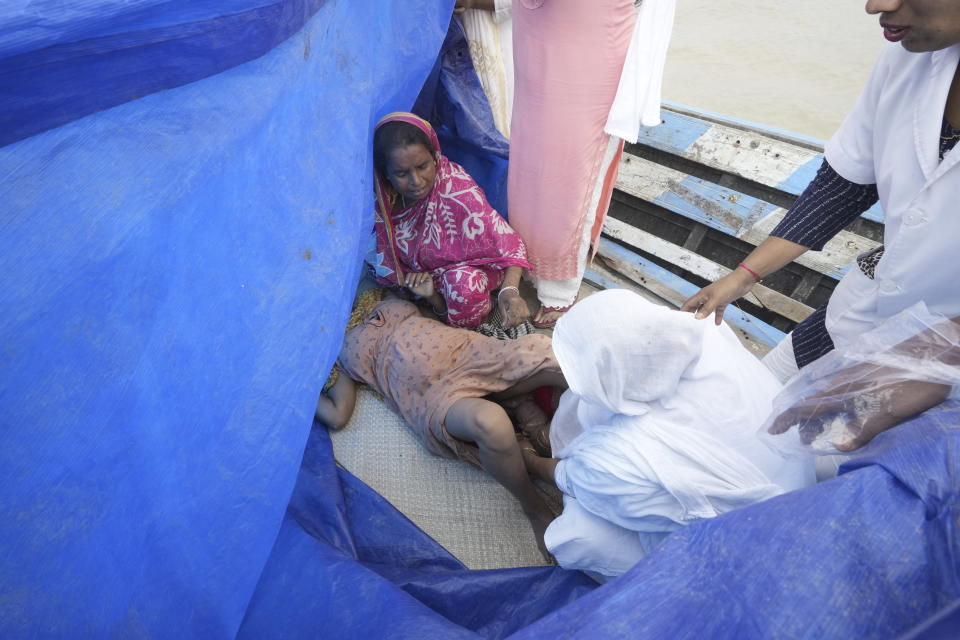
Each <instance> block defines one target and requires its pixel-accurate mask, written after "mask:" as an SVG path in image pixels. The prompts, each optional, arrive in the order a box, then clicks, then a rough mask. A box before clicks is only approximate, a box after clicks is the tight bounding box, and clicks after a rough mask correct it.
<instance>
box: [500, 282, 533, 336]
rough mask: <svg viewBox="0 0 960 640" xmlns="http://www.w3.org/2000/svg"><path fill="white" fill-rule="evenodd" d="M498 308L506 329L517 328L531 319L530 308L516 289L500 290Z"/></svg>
mask: <svg viewBox="0 0 960 640" xmlns="http://www.w3.org/2000/svg"><path fill="white" fill-rule="evenodd" d="M497 307H498V308H499V309H500V317H501V318H502V319H503V327H504V329H510V328H511V327H516V326H517V325H519V324H521V323H523V322H524V321H526V320H527V319H529V318H530V308H529V307H528V306H527V303H526V301H524V299H523V297H522V296H521V295H520V293H519V292H518V291H517V290H516V289H515V288H512V287H507V288H504V289H501V290H500V293H498V294H497Z"/></svg>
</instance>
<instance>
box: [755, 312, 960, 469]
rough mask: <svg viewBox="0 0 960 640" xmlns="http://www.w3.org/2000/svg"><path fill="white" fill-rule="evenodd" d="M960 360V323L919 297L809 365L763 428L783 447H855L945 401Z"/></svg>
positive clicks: (958, 376) (958, 380) (957, 379)
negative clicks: (911, 305)
mask: <svg viewBox="0 0 960 640" xmlns="http://www.w3.org/2000/svg"><path fill="white" fill-rule="evenodd" d="M958 365H960V325H958V324H956V323H955V322H952V321H950V320H949V319H947V318H945V317H943V316H941V315H936V314H931V313H930V312H929V311H928V310H927V308H926V306H925V305H924V304H923V303H918V304H917V305H915V306H914V307H911V308H909V309H907V310H905V311H903V312H901V313H900V314H897V315H896V316H894V317H892V318H890V319H888V320H887V321H886V322H884V323H883V324H882V325H881V326H879V327H877V328H876V329H874V330H873V331H870V332H868V333H866V334H864V335H862V336H860V337H859V338H858V339H857V340H856V341H855V342H854V343H853V344H851V345H849V346H848V347H846V348H841V349H836V350H834V351H833V352H831V353H829V354H827V355H826V356H824V357H823V358H820V359H819V360H817V361H816V362H814V363H812V364H810V365H808V366H807V367H804V369H802V370H801V371H800V373H798V374H797V375H796V376H795V377H794V378H793V379H791V380H790V381H789V382H788V383H787V385H786V386H785V387H784V389H783V391H781V392H780V394H779V395H778V396H777V397H776V398H775V399H774V406H773V411H772V413H771V416H770V418H768V420H767V422H766V424H764V425H763V427H762V428H761V431H760V435H761V437H762V438H763V439H765V440H766V441H767V442H768V444H770V445H771V446H773V447H774V448H776V449H778V450H780V451H782V452H784V453H794V452H807V453H815V454H834V453H846V452H849V451H852V450H854V449H857V448H859V447H862V446H864V445H865V444H867V443H868V442H870V440H872V439H873V437H874V436H876V435H877V434H879V433H882V432H883V431H886V430H887V429H890V428H892V427H894V426H896V425H898V424H900V423H901V422H903V421H905V420H907V419H908V418H911V417H913V416H915V415H917V414H919V413H922V412H923V411H926V410H927V409H929V408H931V407H934V406H936V405H937V404H939V403H940V402H942V401H943V400H945V399H946V398H947V397H948V396H949V395H950V393H951V389H952V387H953V385H957V384H960V366H958ZM794 427H796V429H794Z"/></svg>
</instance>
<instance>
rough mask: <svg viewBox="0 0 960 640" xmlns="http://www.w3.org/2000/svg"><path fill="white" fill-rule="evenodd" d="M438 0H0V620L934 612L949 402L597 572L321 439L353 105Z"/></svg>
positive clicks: (427, 32)
mask: <svg viewBox="0 0 960 640" xmlns="http://www.w3.org/2000/svg"><path fill="white" fill-rule="evenodd" d="M451 6H452V0H444V1H438V2H422V3H416V2H403V3H400V2H381V1H377V0H350V1H349V2H347V1H346V0H327V1H326V2H322V1H321V0H314V1H312V2H308V1H306V0H304V1H300V2H298V1H295V0H289V1H276V2H268V1H266V0H261V1H259V2H257V1H256V0H231V1H224V2H192V3H172V2H168V1H166V0H163V1H161V0H126V1H123V0H117V1H114V2H107V3H105V2H93V1H87V2H84V1H74V2H71V3H68V4H64V3H60V2H53V0H46V1H45V2H36V1H35V2H31V3H29V4H25V3H22V2H20V3H6V4H4V5H3V6H2V7H0V136H2V140H0V145H3V146H0V202H2V203H3V205H2V206H3V210H2V215H0V427H2V433H3V437H4V443H3V447H2V448H0V473H2V477H3V480H4V481H3V484H2V489H0V491H2V494H0V495H2V498H0V548H2V549H3V553H2V554H0V577H2V579H0V636H2V637H4V638H21V637H31V638H33V637H69V638H73V637H129V636H138V637H139V636H147V637H156V638H167V637H170V638H189V637H197V638H229V637H234V636H236V635H241V636H244V637H257V638H259V637H284V638H289V637H325V638H326V637H345V638H349V637H358V636H361V637H363V636H366V637H411V638H414V637H415V638H422V637H475V636H477V635H480V636H487V637H502V636H505V635H509V634H514V633H516V634H517V636H518V637H650V638H659V637H664V636H669V637H730V638H733V637H737V638H743V637H771V636H772V637H818V638H819V637H891V636H895V635H897V634H901V633H902V634H907V636H905V637H923V635H922V634H925V633H928V632H931V631H930V630H934V631H935V630H936V629H938V628H941V629H942V628H944V625H949V624H950V622H951V620H955V605H954V604H953V603H955V602H956V601H957V599H958V598H960V559H958V558H960V550H958V535H957V527H958V518H960V501H958V494H957V491H958V485H960V479H958V477H957V473H958V469H960V453H958V452H960V433H958V427H957V426H956V425H957V424H958V417H960V415H958V413H960V411H958V409H957V408H956V407H954V406H948V407H941V408H940V409H938V410H936V411H934V412H931V413H930V414H928V415H927V416H924V417H922V418H920V419H918V420H916V421H914V422H913V423H912V424H910V425H905V426H903V427H901V428H899V429H897V430H895V431H893V432H890V433H888V434H885V435H884V436H882V437H881V438H880V439H878V441H877V442H876V443H875V444H874V445H872V446H871V447H870V448H868V449H867V450H865V451H864V452H863V454H862V455H861V456H860V457H858V458H857V459H856V460H855V461H854V462H852V463H851V464H849V465H848V466H847V468H846V469H845V471H847V473H846V474H845V475H844V476H843V477H841V478H839V479H838V480H834V481H831V482H828V483H825V484H822V485H819V486H817V487H813V488H811V489H809V490H807V491H802V492H797V493H795V494H791V495H787V496H783V497H781V498H778V499H776V500H772V501H770V502H767V503H764V504H760V505H755V506H754V507H751V508H749V509H744V510H742V511H739V512H734V513H731V514H728V515H727V516H724V517H721V518H718V519H716V520H714V521H710V522H704V523H701V524H698V525H695V526H691V527H688V528H686V529H684V530H683V531H681V532H679V533H678V534H676V535H675V536H673V537H671V538H670V539H669V540H668V541H667V542H666V543H665V544H664V546H663V547H662V548H661V549H660V550H658V551H657V552H656V553H654V554H653V555H651V556H650V557H649V558H647V559H646V560H644V561H643V562H642V563H640V564H639V565H638V566H637V567H635V568H634V570H633V571H631V572H630V573H629V574H628V575H626V576H624V577H623V578H622V579H620V580H618V581H615V582H613V583H610V584H608V585H606V586H604V587H602V588H599V589H595V588H594V585H593V584H592V583H591V582H590V581H588V580H587V579H586V578H584V577H583V576H581V575H580V574H577V573H574V572H566V571H563V570H561V569H556V568H529V569H516V570H505V571H467V570H465V568H464V567H463V566H462V565H461V564H460V563H459V562H458V561H456V560H455V559H454V558H452V557H451V556H450V555H449V554H448V553H447V552H446V551H444V550H443V549H441V548H440V547H439V546H438V545H437V544H436V543H435V542H433V541H432V540H430V539H429V538H428V537H427V536H425V535H424V534H423V533H422V532H421V531H419V530H417V529H416V527H414V526H413V525H412V524H411V523H410V522H409V521H407V520H406V518H404V517H403V516H402V515H401V514H399V513H397V512H396V511H395V510H394V509H393V508H392V507H391V506H390V505H389V504H387V503H386V502H385V501H384V500H383V499H382V498H381V497H380V496H378V495H376V494H375V493H374V492H372V491H371V490H370V489H369V488H367V487H366V486H364V485H363V484H362V483H360V482H359V481H358V480H357V479H356V478H353V477H352V476H350V474H348V473H346V472H345V471H343V470H340V469H337V468H336V466H335V463H334V461H333V458H332V454H331V449H330V443H329V438H328V437H327V435H326V433H325V432H324V431H323V430H322V429H319V428H314V429H313V430H312V431H311V420H312V413H313V406H314V404H315V401H316V395H317V393H318V390H319V388H320V386H321V384H322V381H323V379H324V378H325V376H326V373H327V370H328V369H329V366H330V364H331V363H332V362H333V359H334V357H335V354H336V351H337V349H338V348H339V342H340V337H341V335H342V331H343V326H344V323H345V320H346V315H347V311H348V309H349V306H350V299H351V297H352V294H353V285H354V283H355V282H356V278H357V276H358V273H359V270H360V257H361V255H362V254H363V252H364V243H365V239H366V237H367V233H368V232H369V228H370V224H371V221H372V197H371V184H370V171H371V158H370V140H371V127H372V124H373V123H374V122H375V121H376V120H377V118H378V117H379V116H381V115H383V114H384V113H386V112H389V111H392V110H396V109H406V108H409V107H410V105H412V104H413V101H414V98H415V97H416V96H417V94H418V92H419V90H420V88H421V85H422V84H423V82H424V80H425V79H426V78H427V77H428V75H430V72H431V68H433V67H434V61H435V59H436V56H437V52H438V50H439V49H440V47H441V42H442V41H443V39H444V37H445V34H446V33H447V26H448V18H449V15H450V9H451ZM451 34H452V35H451V36H449V37H448V44H447V45H446V46H445V48H444V52H445V53H444V55H445V56H446V55H448V54H449V53H450V51H453V49H452V48H451V46H454V45H452V44H451V43H453V42H454V40H455V38H456V37H457V32H456V29H454V30H452V31H451ZM450 38H453V39H454V40H451V39H450ZM446 60H447V63H446V66H445V67H444V64H445V63H444V62H443V61H444V58H443V57H441V65H440V67H439V68H441V71H438V74H442V73H445V74H446V75H445V76H441V75H438V76H436V77H437V81H436V82H437V83H439V84H442V85H443V91H442V95H441V97H439V98H434V105H433V106H430V105H427V106H423V105H421V106H423V108H424V109H429V110H432V111H431V114H432V115H433V117H435V119H436V120H437V123H438V126H440V127H443V128H445V130H446V131H448V132H449V135H450V136H451V139H453V140H455V141H458V140H459V141H460V143H461V144H462V145H463V147H464V148H467V149H468V150H469V151H470V153H474V154H475V155H476V157H477V158H479V159H481V160H483V159H484V154H487V155H486V158H487V159H488V160H489V162H490V166H491V167H496V166H502V165H498V163H500V162H502V161H503V160H504V156H503V149H502V148H499V147H498V146H497V145H499V144H501V143H498V142H496V141H495V140H494V138H493V137H489V136H488V137H487V138H486V139H485V138H484V136H483V135H482V132H483V131H489V130H490V129H489V127H488V125H487V124H483V122H485V120H484V118H486V117H488V115H489V114H487V115H486V116H485V115H483V109H482V100H481V99H480V96H479V95H478V94H477V93H476V91H477V87H478V86H479V85H478V84H477V83H476V81H475V78H474V79H471V78H470V76H469V73H470V70H469V67H468V66H464V65H460V64H452V63H451V60H452V59H450V58H447V59H446ZM478 104H480V105H481V107H479V111H477V109H478V107H477V105H478ZM478 114H479V115H478ZM471 136H476V138H475V139H466V138H470V137H471ZM498 148H499V151H498V150H497V149H498ZM473 170H476V171H480V169H473ZM491 175H494V174H493V173H491ZM490 188H491V190H495V188H496V187H490ZM504 195H505V194H504ZM304 451H305V452H306V453H304ZM301 461H302V465H301ZM951 606H954V609H951ZM938 611H940V613H939V617H933V616H935V614H937V612H938ZM542 616H546V617H543V618H542V619H540V620H538V618H541V617H542ZM951 616H953V617H951ZM928 618H929V619H930V620H929V622H925V621H927V620H928ZM923 624H927V626H926V627H921V626H920V625H923ZM910 634H912V636H911V635H910ZM917 634H921V635H917Z"/></svg>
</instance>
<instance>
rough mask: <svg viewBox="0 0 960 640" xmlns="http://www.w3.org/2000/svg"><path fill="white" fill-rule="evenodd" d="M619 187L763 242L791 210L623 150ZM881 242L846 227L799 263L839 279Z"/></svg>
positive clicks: (719, 229) (691, 216)
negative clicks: (824, 245)
mask: <svg viewBox="0 0 960 640" xmlns="http://www.w3.org/2000/svg"><path fill="white" fill-rule="evenodd" d="M616 186H617V188H618V189H619V190H621V191H623V192H624V193H628V194H630V195H633V196H635V197H638V198H641V199H643V200H646V201H647V202H651V203H653V204H656V205H657V206H660V207H663V208H665V209H667V210H669V211H672V212H674V213H677V214H679V215H682V216H684V217H686V218H688V219H691V220H696V221H697V222H700V223H703V224H705V225H707V226H709V227H711V228H713V229H716V230H718V231H720V232H722V233H725V234H728V235H732V236H735V237H738V238H740V239H741V240H744V241H746V242H749V243H750V244H753V245H757V244H759V243H760V242H762V241H763V240H764V239H765V238H766V237H767V236H768V235H769V233H770V231H772V230H773V228H774V227H775V226H776V225H777V223H778V222H780V220H782V219H783V216H784V215H785V214H786V211H785V210H784V209H782V208H780V207H776V206H774V205H772V204H770V203H767V202H764V201H762V200H758V199H757V198H753V197H751V196H747V195H743V194H741V193H739V192H737V191H734V190H732V189H728V188H725V187H721V186H718V185H716V184H713V183H711V182H707V181H705V180H701V179H699V178H696V177H693V176H690V175H688V174H685V173H683V172H680V171H676V170H674V169H670V168H669V167H664V166H662V165H659V164H657V163H655V162H651V161H649V160H646V159H644V158H639V157H637V156H633V155H629V154H624V157H623V160H622V161H621V163H620V172H619V174H618V177H617V184H616ZM877 244H878V243H876V242H874V241H873V240H869V239H867V238H864V237H862V236H859V235H856V234H854V233H851V232H849V231H841V232H840V233H839V234H837V236H836V237H834V238H833V239H832V240H831V241H830V242H829V243H827V246H826V247H824V249H823V250H822V251H808V252H807V253H805V254H804V255H802V256H801V257H800V258H798V259H797V262H798V263H799V264H802V265H804V266H806V267H809V268H811V269H813V270H815V271H818V272H819V273H822V274H825V275H828V276H830V277H832V278H835V279H839V278H840V277H842V276H843V274H844V273H846V271H847V269H849V268H850V265H851V264H852V263H853V260H854V259H855V258H856V256H857V255H858V254H860V253H861V252H863V251H867V250H869V249H872V248H874V247H875V246H877Z"/></svg>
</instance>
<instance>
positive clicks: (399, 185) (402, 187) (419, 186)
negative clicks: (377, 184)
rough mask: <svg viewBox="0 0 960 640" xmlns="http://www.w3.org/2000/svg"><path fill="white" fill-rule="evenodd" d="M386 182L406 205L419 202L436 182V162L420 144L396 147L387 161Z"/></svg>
mask: <svg viewBox="0 0 960 640" xmlns="http://www.w3.org/2000/svg"><path fill="white" fill-rule="evenodd" d="M387 180H389V181H390V184H392V185H393V188H394V189H396V190H397V193H399V194H400V195H401V196H403V199H404V200H405V201H406V202H407V204H412V203H414V202H416V201H417V200H421V199H423V198H424V197H426V195H427V194H428V193H430V190H431V189H433V185H434V183H435V182H436V181H437V161H436V158H434V156H433V154H432V153H430V150H429V149H427V148H426V147H425V146H423V145H422V144H410V145H407V146H405V147H397V148H396V149H394V150H393V151H391V152H390V154H389V156H388V160H387Z"/></svg>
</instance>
